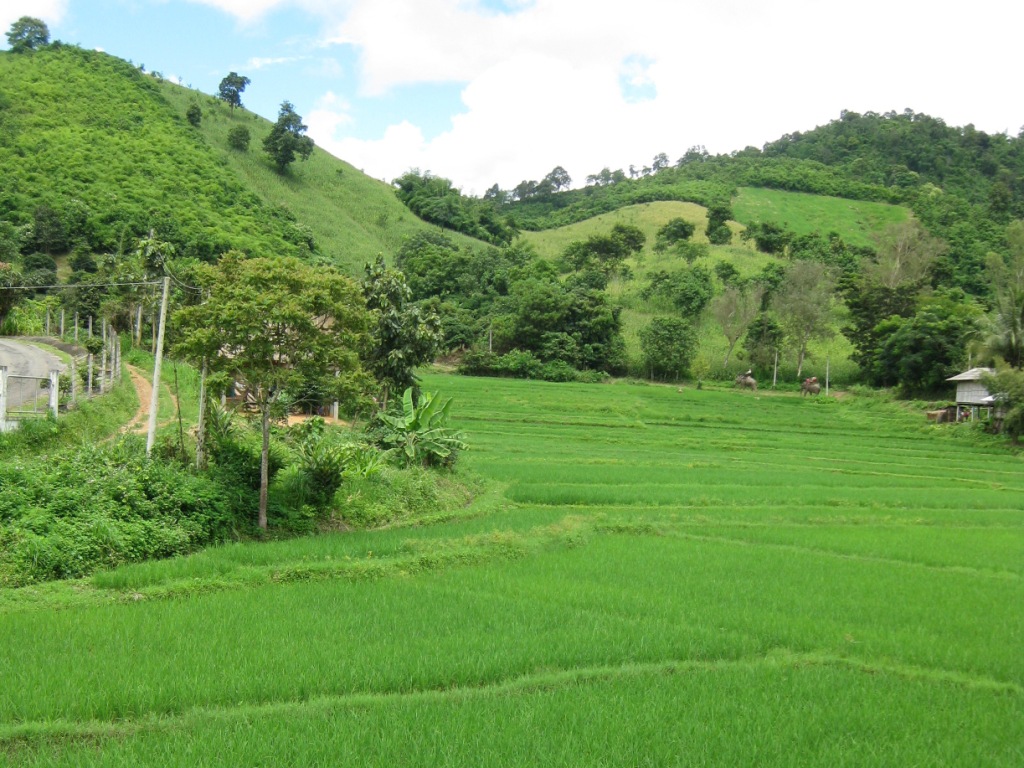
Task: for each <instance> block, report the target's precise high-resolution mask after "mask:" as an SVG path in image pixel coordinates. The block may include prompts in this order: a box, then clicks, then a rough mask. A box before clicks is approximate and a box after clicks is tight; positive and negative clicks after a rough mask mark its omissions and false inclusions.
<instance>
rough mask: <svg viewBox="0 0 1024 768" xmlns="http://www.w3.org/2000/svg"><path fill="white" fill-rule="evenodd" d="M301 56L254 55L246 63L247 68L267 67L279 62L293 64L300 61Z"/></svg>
mask: <svg viewBox="0 0 1024 768" xmlns="http://www.w3.org/2000/svg"><path fill="white" fill-rule="evenodd" d="M302 58H304V57H301V56H277V57H264V56H253V57H252V58H251V59H249V60H248V61H247V62H246V63H245V68H246V69H254V70H255V69H265V68H266V67H273V66H277V65H278V64H291V63H292V62H295V61H300V60H301V59H302Z"/></svg>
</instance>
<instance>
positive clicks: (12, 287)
mask: <svg viewBox="0 0 1024 768" xmlns="http://www.w3.org/2000/svg"><path fill="white" fill-rule="evenodd" d="M171 279H172V280H173V279H174V277H173V276H171ZM161 284H162V281H160V280H155V281H153V282H140V283H62V284H60V285H0V291H24V290H29V291H40V290H42V289H44V288H45V289H46V290H52V289H55V288H56V289H64V290H68V289H78V288H130V287H136V286H140V285H161ZM182 287H184V288H189V289H190V290H193V291H196V290H199V289H198V288H192V287H191V286H187V285H184V284H182Z"/></svg>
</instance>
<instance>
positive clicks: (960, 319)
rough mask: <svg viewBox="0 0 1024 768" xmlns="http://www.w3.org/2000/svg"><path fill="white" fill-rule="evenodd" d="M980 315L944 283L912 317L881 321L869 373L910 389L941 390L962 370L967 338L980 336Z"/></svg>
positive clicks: (917, 391) (880, 380) (920, 391)
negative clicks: (880, 342)
mask: <svg viewBox="0 0 1024 768" xmlns="http://www.w3.org/2000/svg"><path fill="white" fill-rule="evenodd" d="M981 315H982V311H981V309H980V308H979V307H978V306H977V305H976V304H975V303H974V302H973V301H970V300H969V299H968V298H967V297H966V296H965V295H964V293H963V291H960V290H956V289H949V290H944V291H938V292H936V293H935V295H933V296H931V297H929V298H928V299H926V300H924V301H923V302H922V303H921V305H920V307H919V308H918V310H917V312H915V313H914V315H913V316H912V317H908V318H900V317H892V318H890V319H888V320H884V321H882V322H881V323H879V325H878V328H877V330H878V333H879V335H880V336H881V337H882V338H883V339H884V340H883V342H882V345H881V347H880V349H879V350H878V354H877V356H876V357H875V361H874V369H873V370H872V371H871V374H872V379H873V380H874V381H876V382H877V383H880V384H882V385H888V386H892V385H896V384H899V385H900V387H901V388H902V389H903V391H904V392H905V393H907V394H912V395H913V394H928V393H934V392H939V391H941V390H942V389H943V388H944V387H945V386H946V379H947V378H948V377H950V376H953V375H955V374H957V373H959V372H960V371H961V370H963V368H964V366H965V364H966V362H967V348H968V345H969V343H970V342H971V341H973V340H976V339H978V338H979V337H980V321H981Z"/></svg>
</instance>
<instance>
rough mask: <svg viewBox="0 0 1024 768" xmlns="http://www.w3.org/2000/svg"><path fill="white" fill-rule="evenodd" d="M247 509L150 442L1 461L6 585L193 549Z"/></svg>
mask: <svg viewBox="0 0 1024 768" xmlns="http://www.w3.org/2000/svg"><path fill="white" fill-rule="evenodd" d="M244 513H245V510H244V509H239V508H236V507H234V506H233V505H232V504H231V500H230V495H229V494H228V493H227V491H226V489H225V488H223V487H222V486H221V485H219V484H218V483H217V482H215V481H214V480H212V479H211V478H209V477H204V476H202V475H197V474H195V473H193V472H191V471H188V470H185V469H182V468H180V467H177V466H174V465H169V464H164V463H162V462H159V461H151V460H149V459H147V458H146V456H145V450H144V445H143V443H142V441H141V439H135V438H133V439H129V440H127V441H125V442H123V443H119V444H117V445H114V446H107V447H102V448H82V449H79V450H77V451H75V452H73V453H70V454H66V455H63V456H58V457H51V458H50V460H49V461H46V462H38V463H35V464H33V465H31V466H30V467H25V466H24V465H23V463H22V462H18V463H15V462H7V463H4V464H0V585H3V586H20V585H24V584H29V583H32V582H36V581H42V580H46V579H59V578H77V577H81V576H85V575H87V574H89V573H92V572H93V571H96V570H99V569H101V568H109V567H114V566H117V565H120V564H122V563H129V562H137V561H140V560H145V559H149V558H155V557H169V556H172V555H177V554H182V553H185V552H190V551H192V550H194V549H196V548H198V547H200V546H203V545H205V544H208V543H211V542H214V541H219V540H223V539H226V538H228V537H229V536H231V535H232V533H233V532H234V531H235V529H236V528H237V527H238V524H239V520H240V515H241V514H244Z"/></svg>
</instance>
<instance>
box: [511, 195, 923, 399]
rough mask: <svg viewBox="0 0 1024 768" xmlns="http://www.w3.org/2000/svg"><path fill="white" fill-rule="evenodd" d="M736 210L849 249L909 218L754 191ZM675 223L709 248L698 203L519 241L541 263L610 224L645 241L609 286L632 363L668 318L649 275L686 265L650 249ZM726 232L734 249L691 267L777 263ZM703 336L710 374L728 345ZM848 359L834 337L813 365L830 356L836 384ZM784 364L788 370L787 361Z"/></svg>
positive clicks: (633, 209) (716, 249)
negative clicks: (633, 230) (831, 238)
mask: <svg viewBox="0 0 1024 768" xmlns="http://www.w3.org/2000/svg"><path fill="white" fill-rule="evenodd" d="M733 206H734V211H736V214H737V218H739V219H741V220H742V221H743V222H744V223H753V222H754V221H769V220H770V221H774V222H777V223H780V224H783V225H785V226H786V227H787V228H789V229H791V230H793V231H794V232H796V233H797V234H807V233H809V232H812V231H819V232H830V231H835V232H838V233H839V234H840V236H841V237H842V238H843V239H844V240H845V241H846V242H848V243H851V244H854V245H869V244H872V243H873V242H874V240H873V237H874V235H875V234H877V233H878V232H880V231H881V230H882V229H884V228H885V226H887V225H888V224H890V223H893V222H896V221H902V220H905V219H906V217H907V216H908V215H909V213H908V211H907V210H906V209H905V208H903V207H900V206H895V205H888V204H885V203H873V202H867V201H859V200H846V199H842V198H836V197H824V196H820V195H809V194H801V193H795V192H783V191H781V190H769V189H754V188H743V189H742V190H740V194H739V195H738V197H737V198H736V200H735V201H734V203H733ZM674 217H681V218H683V219H685V220H687V221H689V222H691V223H693V224H695V225H696V227H697V231H696V233H695V234H694V237H693V239H694V241H696V242H699V243H705V244H707V243H708V240H707V236H706V234H705V232H706V229H707V211H706V209H705V208H704V207H703V206H700V205H696V204H695V203H683V202H667V201H664V202H653V203H644V204H642V205H633V206H628V207H625V208H620V209H619V210H617V211H614V212H612V213H606V214H602V215H600V216H595V217H593V218H590V219H587V220H585V221H582V222H578V223H575V224H569V225H567V226H564V227H558V228H556V229H548V230H543V231H539V232H524V233H523V235H522V237H523V239H524V240H526V241H527V242H529V243H530V244H531V245H533V246H534V247H535V248H536V249H537V252H538V253H540V254H541V255H542V256H544V257H545V258H549V259H556V258H558V256H559V255H560V254H561V253H562V252H563V251H564V250H565V248H566V246H567V245H568V244H569V243H571V242H572V241H574V240H584V239H586V238H587V237H589V236H591V235H595V234H599V233H607V232H608V231H609V230H611V228H612V227H613V226H614V225H615V224H631V225H633V226H636V227H639V228H640V229H641V230H642V231H643V232H644V233H645V234H646V235H647V244H646V245H645V246H644V249H643V251H642V252H641V253H640V255H639V256H638V257H637V258H635V259H630V260H628V261H627V266H628V267H629V271H630V273H631V275H632V277H631V278H630V279H619V278H616V279H614V280H613V281H612V283H611V285H610V286H609V292H610V293H611V294H612V296H614V297H615V300H616V302H617V303H618V304H619V305H620V306H621V307H622V315H621V317H622V324H623V336H624V338H625V341H626V346H627V349H628V350H629V352H630V354H631V356H632V357H634V358H635V357H637V356H638V355H639V352H640V338H639V336H640V331H641V329H642V328H644V327H645V326H646V325H647V324H648V323H649V322H650V321H651V319H652V318H653V317H655V316H657V315H661V314H666V313H671V311H672V308H671V307H670V306H667V305H666V304H665V302H664V301H663V300H658V299H654V300H645V299H643V298H641V296H640V291H641V289H642V288H643V287H644V286H645V285H646V284H647V279H646V275H647V274H649V273H654V272H658V271H662V270H664V271H666V272H675V271H677V270H680V269H683V268H685V267H686V266H687V263H686V261H685V260H683V259H682V258H680V257H679V256H678V255H676V254H674V253H672V252H665V253H661V254H659V253H657V252H656V251H655V250H654V248H653V246H654V241H655V236H656V234H657V231H658V229H659V228H660V227H662V226H663V225H664V224H665V223H666V222H668V221H669V219H672V218H674ZM730 228H731V229H732V230H733V242H732V243H731V244H729V245H709V247H708V255H707V256H706V257H701V258H699V259H697V260H696V262H695V264H699V265H703V266H705V267H707V268H709V269H710V268H713V267H714V265H715V264H716V263H718V262H722V261H725V262H729V263H730V264H732V265H733V266H734V267H735V268H736V269H737V271H738V272H739V273H740V275H742V276H744V277H752V276H754V275H756V274H758V273H760V272H761V271H762V270H763V269H764V267H765V265H766V264H768V263H769V262H773V261H779V259H777V258H776V257H774V256H769V255H768V254H764V253H761V252H759V251H757V250H756V249H755V248H754V245H753V243H752V242H749V243H745V242H743V241H741V240H740V239H739V237H738V234H739V233H740V232H741V231H742V230H743V229H744V226H743V224H740V223H738V222H730ZM720 288H721V286H719V289H720ZM700 333H701V354H702V355H703V356H704V358H705V359H706V361H707V365H708V366H709V367H710V369H711V371H715V370H717V368H719V367H720V364H721V360H722V358H723V357H724V355H725V349H726V341H725V339H724V336H722V334H721V332H720V330H719V329H718V327H717V325H716V323H715V322H714V320H712V319H710V318H707V319H706V320H705V322H704V323H703V325H702V328H701V330H700ZM849 352H850V347H849V344H848V342H847V341H846V339H845V338H843V337H842V336H841V335H838V334H837V335H836V336H835V337H834V338H833V339H832V340H831V341H829V342H828V343H827V344H818V343H815V344H814V345H812V349H811V360H812V364H815V365H817V366H818V367H821V368H822V369H823V368H824V362H825V359H826V357H827V358H829V361H830V366H831V372H832V375H833V376H834V377H835V378H836V379H837V380H839V381H850V380H853V379H854V377H855V375H856V366H854V365H853V363H851V362H850V361H849V360H848V355H849ZM737 364H739V361H737ZM785 364H787V365H788V362H787V363H785ZM741 370H742V368H741Z"/></svg>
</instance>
